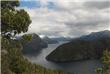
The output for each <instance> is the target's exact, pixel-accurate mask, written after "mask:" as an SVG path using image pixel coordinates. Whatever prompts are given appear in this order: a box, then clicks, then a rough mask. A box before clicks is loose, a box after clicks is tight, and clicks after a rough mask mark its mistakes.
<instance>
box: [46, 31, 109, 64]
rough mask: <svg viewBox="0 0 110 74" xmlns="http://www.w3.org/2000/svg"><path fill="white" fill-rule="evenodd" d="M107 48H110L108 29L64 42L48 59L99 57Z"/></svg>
mask: <svg viewBox="0 0 110 74" xmlns="http://www.w3.org/2000/svg"><path fill="white" fill-rule="evenodd" d="M106 49H109V50H110V31H107V30H105V31H100V32H94V33H91V34H89V35H85V36H82V37H79V38H75V39H73V40H72V41H71V42H69V43H65V44H62V45H60V46H59V47H57V48H56V49H55V50H54V51H53V52H51V53H50V54H49V55H48V56H47V57H46V59H47V60H48V61H53V62H71V61H79V60H87V59H99V58H100V57H101V56H102V52H103V51H104V50H106Z"/></svg>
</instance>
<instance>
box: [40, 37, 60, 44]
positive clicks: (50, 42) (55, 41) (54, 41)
mask: <svg viewBox="0 0 110 74" xmlns="http://www.w3.org/2000/svg"><path fill="white" fill-rule="evenodd" d="M42 39H43V40H44V41H45V42H46V43H47V44H56V43H58V41H57V40H53V39H51V38H49V37H47V36H45V37H43V38H42Z"/></svg>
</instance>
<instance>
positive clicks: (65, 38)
mask: <svg viewBox="0 0 110 74" xmlns="http://www.w3.org/2000/svg"><path fill="white" fill-rule="evenodd" d="M51 39H52V40H57V41H71V40H72V38H69V37H57V38H51Z"/></svg>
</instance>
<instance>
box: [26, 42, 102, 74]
mask: <svg viewBox="0 0 110 74" xmlns="http://www.w3.org/2000/svg"><path fill="white" fill-rule="evenodd" d="M63 43H65V42H60V43H59V44H49V45H48V48H45V49H43V50H42V51H41V52H40V53H39V54H38V55H36V56H35V55H34V56H26V58H28V59H29V60H30V61H31V62H33V63H36V64H39V65H42V66H44V67H46V68H50V69H61V70H64V71H67V72H71V73H73V72H74V74H96V73H95V71H94V70H95V69H96V68H98V67H101V66H102V65H101V63H100V62H99V61H98V60H85V61H78V62H71V63H53V62H50V61H47V60H46V59H45V57H46V56H47V55H48V54H49V53H51V52H52V51H53V50H54V49H55V48H56V47H58V46H59V45H61V44H63Z"/></svg>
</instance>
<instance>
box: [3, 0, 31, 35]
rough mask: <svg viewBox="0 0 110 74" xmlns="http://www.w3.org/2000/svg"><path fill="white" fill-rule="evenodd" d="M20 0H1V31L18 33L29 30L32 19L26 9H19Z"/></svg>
mask: <svg viewBox="0 0 110 74" xmlns="http://www.w3.org/2000/svg"><path fill="white" fill-rule="evenodd" d="M18 6H19V1H1V32H2V35H6V34H7V33H8V34H10V36H12V35H16V34H19V33H22V32H27V31H28V27H29V24H30V23H31V19H30V17H29V14H28V13H27V12H26V11H25V10H24V9H19V10H18V9H17V8H15V7H18Z"/></svg>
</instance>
